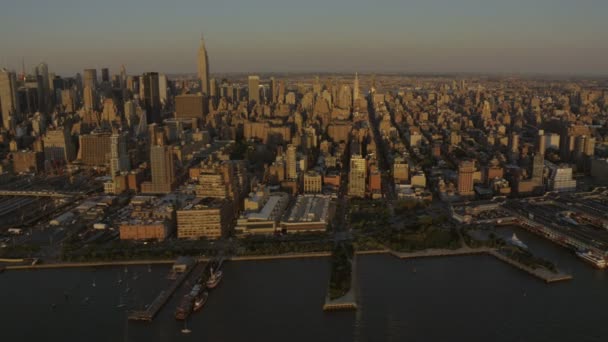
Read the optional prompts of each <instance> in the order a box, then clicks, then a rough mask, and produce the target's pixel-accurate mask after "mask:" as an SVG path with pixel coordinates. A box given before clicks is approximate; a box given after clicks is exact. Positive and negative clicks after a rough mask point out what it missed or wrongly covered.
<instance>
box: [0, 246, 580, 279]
mask: <svg viewBox="0 0 608 342" xmlns="http://www.w3.org/2000/svg"><path fill="white" fill-rule="evenodd" d="M354 254H355V256H358V255H380V254H384V255H389V256H393V257H395V258H397V259H400V260H407V259H418V258H437V257H453V256H466V255H481V254H483V255H488V256H492V257H494V258H496V259H498V260H500V261H502V262H504V263H506V264H508V265H511V266H513V267H515V268H518V269H520V270H522V271H524V272H526V273H528V274H529V275H531V276H534V277H536V278H537V279H540V280H543V281H545V282H546V283H548V284H549V283H555V282H560V281H565V280H571V279H573V277H572V276H571V275H569V274H564V273H561V272H558V273H556V274H548V273H547V272H539V271H538V270H535V269H531V268H529V267H527V266H525V265H523V264H521V263H519V262H517V261H515V260H512V259H510V258H508V257H506V256H502V255H500V254H499V253H498V252H497V251H496V250H495V249H492V248H486V247H482V248H468V247H462V248H459V249H455V250H448V249H446V250H444V249H427V250H423V251H417V252H397V251H393V250H391V249H379V250H369V251H355V253H354ZM328 257H331V252H311V253H292V254H279V255H243V256H233V257H227V258H226V260H230V261H236V262H238V261H267V260H292V259H311V258H328ZM194 259H196V260H197V261H199V262H205V261H209V260H210V257H198V258H196V257H194ZM174 262H175V259H161V260H123V261H97V262H74V263H53V264H37V265H4V266H1V267H3V271H20V270H38V269H62V268H89V267H112V266H136V265H170V264H173V263H174Z"/></svg>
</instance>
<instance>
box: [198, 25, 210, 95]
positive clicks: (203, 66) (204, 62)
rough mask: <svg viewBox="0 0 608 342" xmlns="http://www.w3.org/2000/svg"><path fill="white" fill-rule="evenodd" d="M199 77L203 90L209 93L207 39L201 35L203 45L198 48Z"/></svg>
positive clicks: (204, 92) (206, 93)
mask: <svg viewBox="0 0 608 342" xmlns="http://www.w3.org/2000/svg"><path fill="white" fill-rule="evenodd" d="M197 67H198V79H199V80H200V81H201V91H202V93H203V94H205V95H209V57H208V56H207V48H205V39H204V38H203V37H202V36H201V45H200V47H199V48H198V59H197Z"/></svg>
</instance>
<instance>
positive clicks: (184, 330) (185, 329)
mask: <svg viewBox="0 0 608 342" xmlns="http://www.w3.org/2000/svg"><path fill="white" fill-rule="evenodd" d="M191 332H192V330H190V329H188V325H187V324H186V321H184V328H183V329H182V334H189V333H191Z"/></svg>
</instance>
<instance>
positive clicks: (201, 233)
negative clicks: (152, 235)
mask: <svg viewBox="0 0 608 342" xmlns="http://www.w3.org/2000/svg"><path fill="white" fill-rule="evenodd" d="M233 217H234V216H233V215H232V206H231V203H230V201H228V200H225V199H217V198H197V199H195V200H194V201H193V203H189V204H188V205H186V206H185V207H184V208H183V209H181V210H177V212H176V221H177V237H178V238H180V239H182V238H187V239H200V238H201V237H205V238H207V239H219V238H221V237H222V235H226V234H228V231H229V229H230V227H231V224H232V220H233Z"/></svg>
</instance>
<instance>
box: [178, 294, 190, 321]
mask: <svg viewBox="0 0 608 342" xmlns="http://www.w3.org/2000/svg"><path fill="white" fill-rule="evenodd" d="M193 302H194V298H192V297H190V294H187V295H185V296H184V297H183V298H182V301H181V302H180V303H179V305H178V306H177V309H175V319H178V320H185V319H187V318H188V316H190V314H191V313H192V308H193V304H194V303H193Z"/></svg>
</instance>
